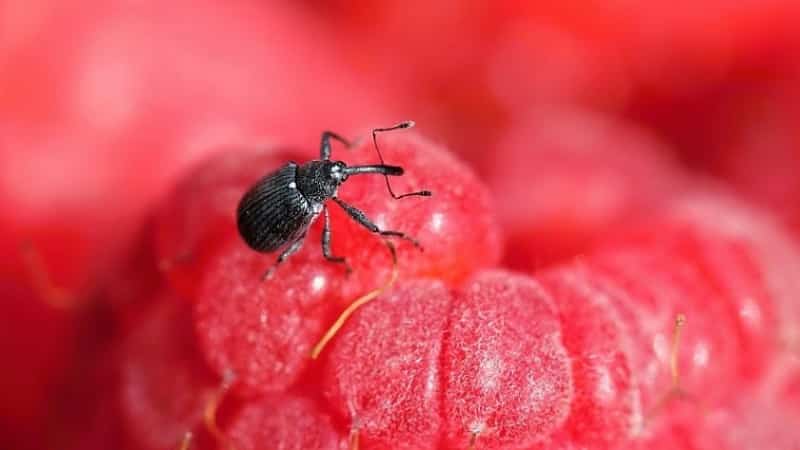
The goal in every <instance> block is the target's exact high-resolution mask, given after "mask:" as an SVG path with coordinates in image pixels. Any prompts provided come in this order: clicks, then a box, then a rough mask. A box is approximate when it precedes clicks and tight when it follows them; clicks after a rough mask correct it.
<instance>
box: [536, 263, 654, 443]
mask: <svg viewBox="0 0 800 450" xmlns="http://www.w3.org/2000/svg"><path fill="white" fill-rule="evenodd" d="M538 279H539V280H540V282H541V283H542V285H543V286H544V288H545V289H546V291H547V293H548V294H549V295H550V297H551V298H552V299H553V302H554V303H555V305H556V307H557V309H558V314H559V319H560V321H561V329H562V341H563V342H564V347H565V348H566V350H567V352H568V354H569V357H570V360H571V363H572V383H573V385H574V391H575V393H574V396H573V400H572V404H571V410H570V414H569V417H568V418H567V421H566V422H565V424H564V427H563V428H562V429H561V430H560V432H559V434H558V435H557V436H556V437H555V441H556V442H558V441H563V442H569V443H571V444H573V445H579V446H584V447H587V448H608V447H610V446H612V445H614V444H615V443H617V442H622V441H624V440H626V439H628V438H629V437H630V436H631V435H632V434H633V432H634V430H635V428H636V426H637V421H641V415H642V411H641V410H640V405H639V399H638V395H639V391H638V390H637V386H636V376H635V374H632V373H631V362H630V355H629V352H630V342H629V339H630V336H628V335H627V334H626V331H627V330H626V328H625V327H624V323H623V322H622V321H621V319H620V318H619V316H618V315H617V312H616V309H615V307H614V305H613V304H612V303H611V302H610V301H609V299H608V297H607V295H605V293H603V292H602V291H600V290H598V289H597V288H596V287H595V286H593V285H592V283H591V281H589V280H588V279H587V273H586V271H585V270H583V268H582V267H581V266H580V265H578V266H570V267H568V268H564V269H556V270H551V271H549V272H545V273H543V274H541V276H539V277H538ZM543 448H553V443H548V444H545V445H544V446H543Z"/></svg>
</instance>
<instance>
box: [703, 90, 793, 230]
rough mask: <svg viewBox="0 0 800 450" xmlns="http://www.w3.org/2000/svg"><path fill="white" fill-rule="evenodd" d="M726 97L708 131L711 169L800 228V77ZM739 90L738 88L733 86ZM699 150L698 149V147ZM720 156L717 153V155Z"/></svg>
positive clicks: (735, 187) (744, 193)
mask: <svg viewBox="0 0 800 450" xmlns="http://www.w3.org/2000/svg"><path fill="white" fill-rule="evenodd" d="M794 78H795V79H794V80H793V81H791V82H785V83H775V84H771V85H769V86H767V87H765V88H762V89H753V91H754V92H752V93H749V95H741V94H740V95H739V96H738V97H737V96H734V97H733V98H732V99H727V101H722V102H720V103H722V104H721V105H719V107H718V108H719V110H718V111H716V110H715V111H714V113H712V114H709V116H710V117H711V118H712V119H713V120H712V121H711V122H710V123H707V126H708V129H704V130H703V132H704V133H706V135H707V136H708V137H707V138H706V139H708V140H713V141H712V142H711V143H709V144H708V145H707V146H706V147H705V148H704V149H703V150H704V151H706V152H708V153H710V154H711V157H710V158H709V161H707V163H708V164H707V165H706V167H704V168H705V169H706V170H709V171H711V172H712V173H714V174H715V175H718V176H721V177H722V178H724V179H726V180H728V181H730V182H731V184H732V185H733V187H734V189H736V190H737V191H738V193H740V194H742V195H743V196H745V197H746V198H748V199H750V200H751V201H753V202H754V203H757V204H759V205H761V206H763V207H765V208H767V209H770V210H772V211H773V212H774V213H775V214H776V215H778V216H779V217H780V218H781V219H782V220H783V221H784V222H786V223H787V224H788V225H789V226H790V227H792V229H793V231H795V232H796V233H797V232H800V206H798V204H797V199H798V198H800V177H797V172H798V170H800V151H798V148H800V131H799V130H798V124H799V123H800V107H799V106H798V105H799V104H800V88H799V87H798V83H800V78H798V77H797V75H795V77H794ZM731 90H732V91H733V92H734V93H736V92H738V91H735V90H734V89H733V88H732V89H731ZM695 150H697V149H696V148H695ZM714 156H716V158H714Z"/></svg>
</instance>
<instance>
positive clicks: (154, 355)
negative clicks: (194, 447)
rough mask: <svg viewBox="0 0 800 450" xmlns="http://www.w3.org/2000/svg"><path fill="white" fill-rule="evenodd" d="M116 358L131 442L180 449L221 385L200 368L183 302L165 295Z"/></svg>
mask: <svg viewBox="0 0 800 450" xmlns="http://www.w3.org/2000/svg"><path fill="white" fill-rule="evenodd" d="M121 350H122V351H121V353H120V362H121V369H120V376H121V385H120V402H121V403H120V404H121V408H122V414H123V419H124V425H125V429H126V430H127V436H128V439H129V440H130V442H134V443H136V445H138V446H140V447H141V448H144V449H153V450H156V449H165V448H170V449H172V448H178V446H179V445H180V442H181V440H182V439H183V436H184V434H185V433H186V432H187V431H194V432H197V431H198V430H200V429H202V426H203V414H204V411H205V408H206V407H207V406H208V405H209V402H211V400H212V398H213V396H214V395H215V393H216V391H217V390H218V386H219V385H220V382H219V381H218V379H216V378H215V377H214V375H213V373H212V372H211V371H210V370H209V369H208V367H207V366H206V365H205V364H204V363H203V360H202V358H201V356H200V354H199V353H198V351H197V343H196V339H195V337H194V334H193V330H192V326H191V310H190V309H188V306H187V305H186V303H185V301H184V300H182V299H180V298H177V297H176V296H175V295H174V294H171V293H169V292H163V293H161V294H160V295H159V297H158V299H156V301H155V302H154V304H153V306H152V308H151V310H150V311H149V312H148V314H147V315H146V316H145V317H144V318H143V320H142V322H141V324H140V326H139V327H138V328H137V329H136V330H134V332H133V333H132V334H131V335H130V336H128V337H127V339H126V341H125V342H124V345H123V347H122V349H121Z"/></svg>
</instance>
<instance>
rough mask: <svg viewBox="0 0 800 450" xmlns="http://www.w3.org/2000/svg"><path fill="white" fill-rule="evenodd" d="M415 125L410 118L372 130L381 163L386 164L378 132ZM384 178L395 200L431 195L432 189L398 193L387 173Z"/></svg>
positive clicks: (373, 140)
mask: <svg viewBox="0 0 800 450" xmlns="http://www.w3.org/2000/svg"><path fill="white" fill-rule="evenodd" d="M413 126H414V121H412V120H408V121H405V122H400V123H398V124H397V125H394V126H391V127H389V128H375V129H373V130H372V142H373V144H375V151H376V152H378V158H379V159H380V160H381V165H384V166H385V165H386V163H385V162H384V161H383V155H381V150H380V149H379V148H378V137H377V135H378V133H382V132H384V131H392V130H400V129H403V128H411V127H413ZM383 178H384V180H386V189H388V190H389V194H391V195H392V198H394V199H395V200H399V199H401V198H403V197H411V196H420V197H430V196H431V191H417V192H409V193H407V194H402V195H396V194H395V193H394V191H393V190H392V185H391V184H389V177H388V176H387V175H386V174H384V175H383Z"/></svg>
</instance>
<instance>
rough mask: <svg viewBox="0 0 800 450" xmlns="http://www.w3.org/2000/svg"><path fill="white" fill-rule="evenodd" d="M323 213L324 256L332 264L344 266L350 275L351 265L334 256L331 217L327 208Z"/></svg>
mask: <svg viewBox="0 0 800 450" xmlns="http://www.w3.org/2000/svg"><path fill="white" fill-rule="evenodd" d="M322 211H323V212H324V213H325V226H324V227H323V228H322V255H323V256H325V259H327V260H328V261H330V262H335V263H339V264H344V267H345V269H346V270H347V273H350V272H352V271H353V268H352V267H350V264H347V261H346V260H345V259H344V258H343V257H341V256H333V253H331V215H330V212H328V208H327V207H324V208H323V209H322Z"/></svg>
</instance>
